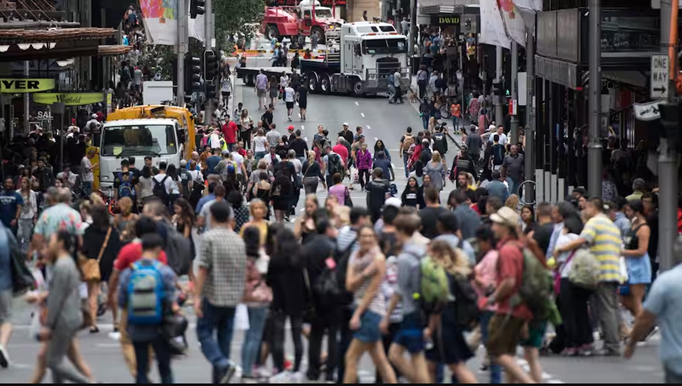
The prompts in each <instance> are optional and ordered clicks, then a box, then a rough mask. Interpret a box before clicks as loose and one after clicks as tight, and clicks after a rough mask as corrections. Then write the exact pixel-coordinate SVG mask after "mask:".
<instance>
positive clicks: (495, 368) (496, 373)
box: [480, 311, 502, 385]
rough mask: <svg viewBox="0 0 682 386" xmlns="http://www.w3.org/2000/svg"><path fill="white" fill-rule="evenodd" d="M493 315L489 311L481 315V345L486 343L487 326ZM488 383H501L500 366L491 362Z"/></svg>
mask: <svg viewBox="0 0 682 386" xmlns="http://www.w3.org/2000/svg"><path fill="white" fill-rule="evenodd" d="M493 315H495V314H494V313H492V312H490V311H484V312H483V313H482V314H481V322H480V326H481V340H483V344H486V343H488V337H489V334H488V324H490V319H491V318H492V317H493ZM489 368H490V383H492V384H495V385H498V384H500V383H502V366H500V365H498V364H495V363H493V361H490V366H489Z"/></svg>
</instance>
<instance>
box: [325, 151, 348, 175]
mask: <svg viewBox="0 0 682 386" xmlns="http://www.w3.org/2000/svg"><path fill="white" fill-rule="evenodd" d="M327 158H328V160H329V161H328V162H329V165H328V166H327V168H328V170H329V175H330V176H333V175H334V174H336V173H339V174H341V176H343V175H344V174H343V173H344V171H343V165H342V164H341V156H340V155H338V154H330V155H329V157H327Z"/></svg>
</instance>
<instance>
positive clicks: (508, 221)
mask: <svg viewBox="0 0 682 386" xmlns="http://www.w3.org/2000/svg"><path fill="white" fill-rule="evenodd" d="M490 220H491V221H492V222H495V223H497V224H500V225H506V226H508V227H510V228H516V227H517V226H518V225H519V222H520V220H521V217H519V215H518V213H516V211H515V210H514V209H512V208H508V207H506V206H503V207H502V208H500V210H498V211H497V213H493V214H491V215H490Z"/></svg>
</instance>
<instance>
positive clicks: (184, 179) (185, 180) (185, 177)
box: [180, 168, 192, 199]
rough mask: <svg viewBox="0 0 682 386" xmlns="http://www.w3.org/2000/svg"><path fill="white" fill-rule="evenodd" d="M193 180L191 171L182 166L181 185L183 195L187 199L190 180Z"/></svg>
mask: <svg viewBox="0 0 682 386" xmlns="http://www.w3.org/2000/svg"><path fill="white" fill-rule="evenodd" d="M191 180H192V176H190V175H189V171H188V170H187V169H185V168H180V185H182V192H181V194H182V197H184V198H185V199H187V198H189V193H190V192H189V182H190V181H191Z"/></svg>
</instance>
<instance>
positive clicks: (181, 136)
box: [178, 129, 187, 143]
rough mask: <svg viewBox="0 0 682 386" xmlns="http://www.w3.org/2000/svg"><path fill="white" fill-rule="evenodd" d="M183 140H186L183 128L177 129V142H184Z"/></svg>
mask: <svg viewBox="0 0 682 386" xmlns="http://www.w3.org/2000/svg"><path fill="white" fill-rule="evenodd" d="M185 141H187V138H186V135H185V130H184V129H180V130H178V142H180V143H185Z"/></svg>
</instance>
